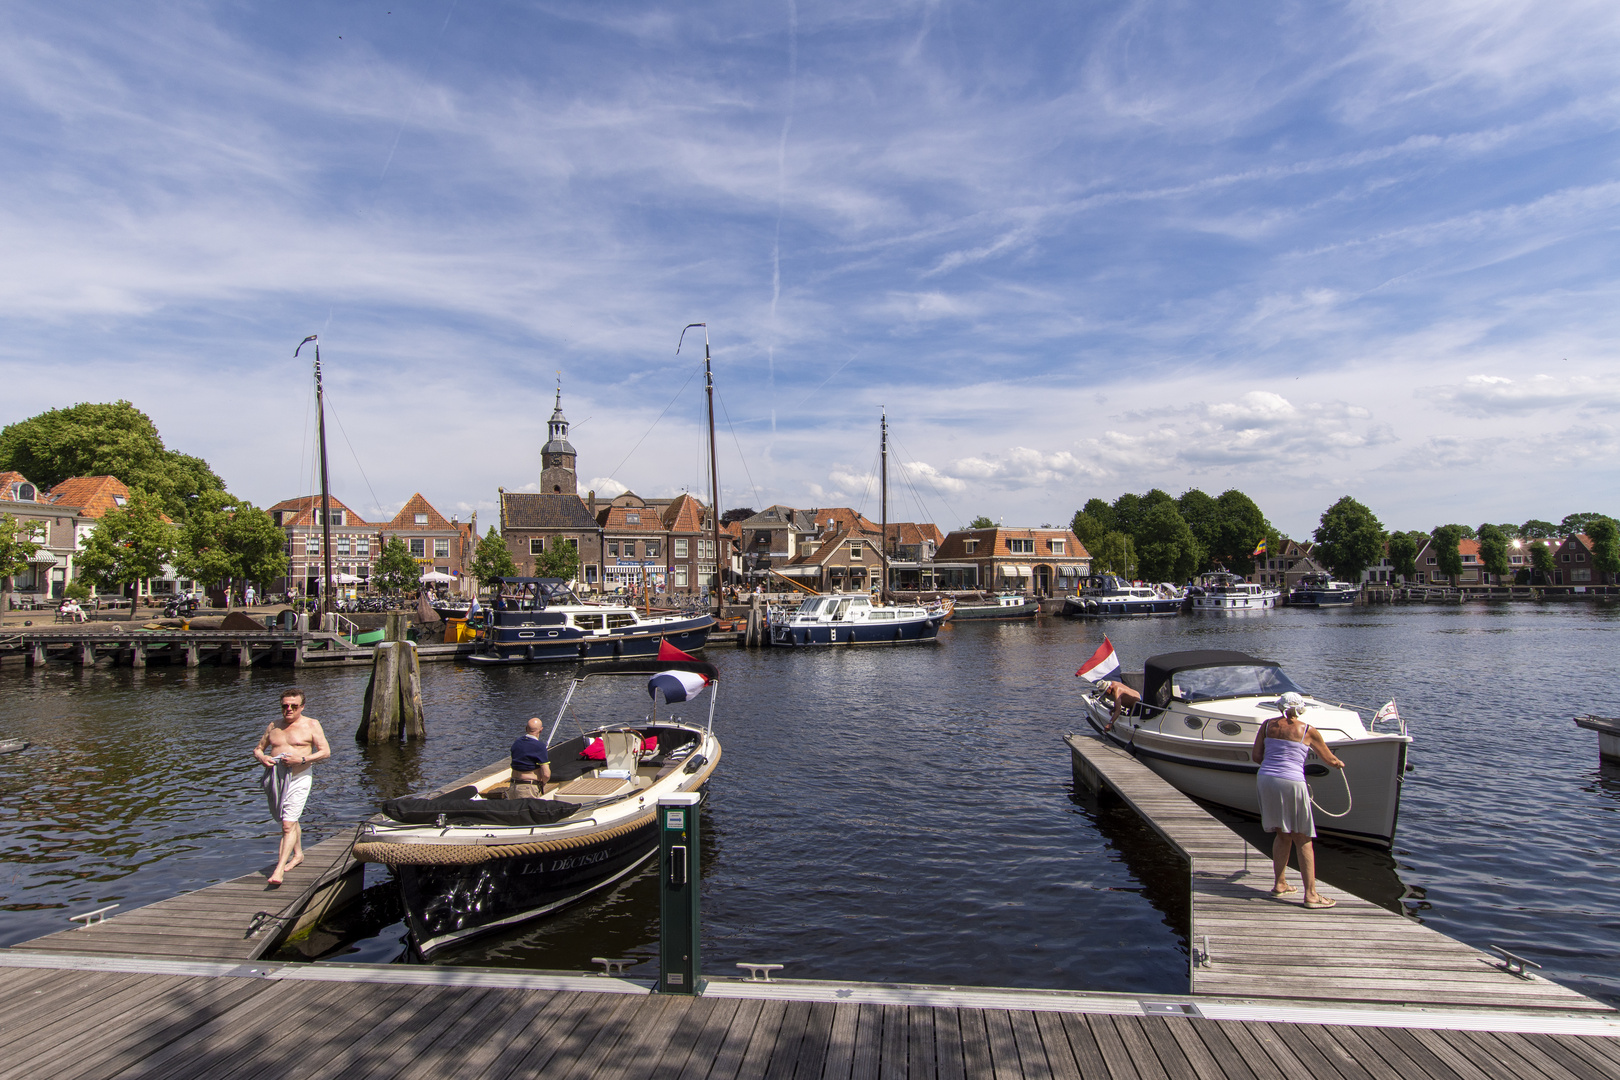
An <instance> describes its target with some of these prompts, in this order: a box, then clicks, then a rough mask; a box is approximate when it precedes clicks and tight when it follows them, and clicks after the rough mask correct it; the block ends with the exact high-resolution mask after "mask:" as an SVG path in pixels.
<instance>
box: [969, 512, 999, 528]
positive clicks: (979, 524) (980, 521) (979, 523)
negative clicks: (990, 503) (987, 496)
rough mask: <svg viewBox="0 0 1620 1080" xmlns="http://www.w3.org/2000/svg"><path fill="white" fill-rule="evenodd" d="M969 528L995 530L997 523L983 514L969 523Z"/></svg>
mask: <svg viewBox="0 0 1620 1080" xmlns="http://www.w3.org/2000/svg"><path fill="white" fill-rule="evenodd" d="M967 527H968V528H970V529H993V528H995V527H996V523H995V522H993V521H991V520H990V519H989V518H987V517H985V516H984V515H983V514H980V515H979V516H978V517H976V518H974V519H973V520H972V521H970V522H968V526H967Z"/></svg>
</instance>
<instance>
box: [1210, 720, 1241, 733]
mask: <svg viewBox="0 0 1620 1080" xmlns="http://www.w3.org/2000/svg"><path fill="white" fill-rule="evenodd" d="M1215 730H1216V731H1218V732H1220V733H1221V734H1222V735H1241V734H1243V725H1242V724H1240V723H1238V722H1237V721H1236V720H1222V721H1221V722H1220V723H1218V724H1216V725H1215Z"/></svg>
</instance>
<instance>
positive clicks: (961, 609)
mask: <svg viewBox="0 0 1620 1080" xmlns="http://www.w3.org/2000/svg"><path fill="white" fill-rule="evenodd" d="M1040 612H1041V602H1040V601H1039V600H1037V599H1035V598H1034V597H1033V596H1020V595H1019V594H1017V593H1005V594H1003V595H1001V596H992V597H991V598H990V599H989V600H980V601H977V602H973V603H966V604H957V605H956V606H955V607H954V608H953V609H952V610H951V616H950V621H951V622H961V621H962V620H964V619H1033V618H1034V617H1035V616H1036V615H1039V614H1040Z"/></svg>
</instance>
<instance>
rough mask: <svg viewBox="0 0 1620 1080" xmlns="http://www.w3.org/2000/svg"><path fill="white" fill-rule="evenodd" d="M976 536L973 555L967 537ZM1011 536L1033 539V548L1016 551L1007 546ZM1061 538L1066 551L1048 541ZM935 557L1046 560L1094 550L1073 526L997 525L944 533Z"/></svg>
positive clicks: (1086, 556) (1087, 555) (1084, 556)
mask: <svg viewBox="0 0 1620 1080" xmlns="http://www.w3.org/2000/svg"><path fill="white" fill-rule="evenodd" d="M968 540H977V541H978V542H979V543H978V546H977V547H976V548H975V549H974V551H973V553H972V554H971V555H969V554H968V552H967V548H966V541H968ZM1008 540H1034V541H1035V542H1036V543H1035V550H1034V552H1033V553H1032V552H1028V551H1020V552H1013V551H1009V550H1008V548H1007V541H1008ZM1048 540H1062V541H1063V542H1064V544H1063V554H1061V555H1058V554H1056V553H1055V552H1053V551H1052V550H1051V549H1050V548H1049V547H1046V546H1045V541H1048ZM935 558H937V559H939V560H941V561H946V560H949V559H962V558H974V559H1023V560H1026V561H1046V560H1050V559H1089V558H1091V553H1090V552H1088V551H1087V550H1086V547H1085V545H1084V544H1082V543H1081V542H1080V538H1079V537H1078V536H1076V535H1074V532H1073V531H1072V530H1070V529H1009V528H1003V527H1001V526H999V525H998V526H996V527H995V528H990V529H959V530H958V531H956V532H953V533H951V534H950V535H949V536H947V537H945V540H944V542H943V543H941V544H940V545H939V552H938V553H937V554H936V555H935Z"/></svg>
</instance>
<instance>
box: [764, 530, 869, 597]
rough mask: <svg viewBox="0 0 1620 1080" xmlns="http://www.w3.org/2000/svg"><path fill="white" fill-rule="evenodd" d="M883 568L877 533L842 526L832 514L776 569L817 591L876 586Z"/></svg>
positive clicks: (830, 591) (862, 588)
mask: <svg viewBox="0 0 1620 1080" xmlns="http://www.w3.org/2000/svg"><path fill="white" fill-rule="evenodd" d="M850 524H851V525H853V524H854V522H853V520H851V521H850ZM882 568H883V550H882V547H881V545H880V544H878V543H877V537H876V535H875V533H873V534H868V533H866V532H864V531H862V530H860V529H856V528H844V527H840V526H839V524H838V522H837V519H834V518H829V519H828V524H827V526H826V527H825V528H824V529H823V530H822V531H821V532H820V533H818V534H817V535H816V536H814V537H812V538H809V539H806V540H803V541H802V542H801V543H800V544H799V553H798V554H797V555H795V556H794V557H793V558H792V559H790V560H788V562H786V563H784V564H783V565H781V566H779V567H777V568H776V573H778V574H780V575H782V576H783V577H788V578H792V579H793V580H794V581H796V582H798V583H799V584H801V585H806V586H808V587H810V588H812V589H814V590H816V591H817V592H822V593H834V592H847V593H853V592H870V591H871V590H873V589H876V588H877V587H878V582H879V580H880V578H881V571H882Z"/></svg>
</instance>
